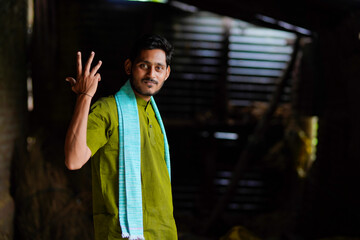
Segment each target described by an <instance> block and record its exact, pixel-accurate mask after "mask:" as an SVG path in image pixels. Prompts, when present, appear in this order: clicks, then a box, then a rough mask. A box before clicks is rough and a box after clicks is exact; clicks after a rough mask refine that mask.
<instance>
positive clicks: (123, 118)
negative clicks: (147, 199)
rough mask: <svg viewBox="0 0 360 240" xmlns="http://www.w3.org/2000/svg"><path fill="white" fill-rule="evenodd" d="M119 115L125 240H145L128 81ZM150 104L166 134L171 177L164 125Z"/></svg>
mask: <svg viewBox="0 0 360 240" xmlns="http://www.w3.org/2000/svg"><path fill="white" fill-rule="evenodd" d="M115 101H116V106H117V111H118V116H119V220H120V226H121V231H122V237H123V238H129V239H130V240H136V239H139V240H141V239H143V240H144V239H145V238H144V229H143V211H142V193H141V138H140V123H139V113H138V109H137V102H136V97H135V94H134V92H133V90H132V88H131V84H130V81H129V80H128V81H127V82H126V83H125V85H124V86H123V87H122V88H121V89H120V90H119V91H118V92H117V93H116V94H115ZM150 101H151V105H152V107H153V109H154V112H155V116H156V118H157V120H158V123H159V125H160V128H161V131H162V133H163V135H164V146H165V162H166V166H167V168H168V171H169V176H170V154H169V146H168V141H167V138H166V133H165V128H164V124H163V122H162V120H161V116H160V113H159V110H158V108H157V106H156V104H155V100H154V99H153V97H151V100H150Z"/></svg>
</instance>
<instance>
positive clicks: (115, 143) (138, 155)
mask: <svg viewBox="0 0 360 240" xmlns="http://www.w3.org/2000/svg"><path fill="white" fill-rule="evenodd" d="M172 53H173V48H172V46H171V45H170V44H169V42H168V41H167V40H166V39H165V38H163V37H160V36H157V35H145V36H144V37H142V38H141V39H139V40H138V41H137V42H136V43H135V45H134V47H133V49H132V51H131V55H130V58H128V59H127V60H126V61H125V72H126V74H128V75H129V80H128V81H127V82H126V83H125V85H124V86H123V87H122V88H121V89H120V90H119V92H118V93H116V94H115V95H114V96H109V97H105V98H101V99H99V100H98V101H97V102H95V103H94V104H93V105H92V106H91V109H90V102H91V98H92V96H93V95H94V94H95V92H96V89H97V86H98V82H99V81H100V80H101V76H100V74H99V73H98V72H97V71H98V70H99V68H100V66H101V64H102V62H101V61H99V62H98V63H97V65H95V66H94V67H93V68H92V69H91V63H92V61H93V59H94V52H92V53H91V55H90V57H89V59H88V61H87V62H86V64H85V67H84V69H83V68H82V63H81V53H80V52H78V54H77V79H76V80H75V79H73V78H67V79H66V80H67V81H69V82H70V83H71V85H72V90H73V91H74V92H75V93H77V94H78V97H77V100H76V105H75V111H74V115H73V117H72V121H71V123H70V126H69V129H68V132H67V135H66V139H65V164H66V166H67V167H68V168H69V169H79V168H81V167H82V166H83V165H84V164H85V163H86V162H87V161H88V160H89V158H90V157H91V166H92V183H93V214H94V215H93V219H94V228H95V239H97V240H99V239H101V240H102V239H126V238H129V239H146V240H173V239H177V230H176V225H175V221H174V217H173V206H172V196H171V185H170V161H169V150H168V144H167V139H166V133H165V130H164V127H163V123H162V120H161V117H160V114H159V112H158V110H157V107H156V104H155V101H154V99H153V97H152V96H153V95H155V94H156V93H157V92H158V91H159V90H160V89H161V87H162V86H163V84H164V82H165V81H166V80H167V79H168V77H169V75H170V62H171V57H172ZM89 110H90V113H89Z"/></svg>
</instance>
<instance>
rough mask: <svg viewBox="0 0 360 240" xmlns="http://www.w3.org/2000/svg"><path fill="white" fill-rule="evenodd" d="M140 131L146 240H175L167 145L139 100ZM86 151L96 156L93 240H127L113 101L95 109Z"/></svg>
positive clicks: (149, 108)
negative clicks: (120, 205)
mask: <svg viewBox="0 0 360 240" xmlns="http://www.w3.org/2000/svg"><path fill="white" fill-rule="evenodd" d="M137 104H138V111H139V120H140V131H141V133H140V134H141V178H142V179H141V182H142V199H143V221H144V235H145V239H146V240H158V239H166V240H176V239H177V230H176V225H175V221H174V218H173V205H172V195H171V184H170V178H169V173H168V170H167V167H166V163H165V160H164V139H163V134H162V132H161V129H160V126H159V124H158V122H157V120H156V117H155V113H154V111H153V109H152V106H151V104H150V103H147V102H146V101H145V100H143V99H141V98H137ZM87 145H88V146H89V148H90V150H91V152H92V160H91V164H92V176H93V178H92V179H93V180H92V181H93V212H94V227H95V239H96V240H104V239H123V238H121V229H120V225H119V217H118V199H119V197H118V194H119V193H118V191H119V190H118V186H119V185H118V181H119V179H118V178H119V176H118V165H119V157H118V156H119V155H118V154H119V128H118V115H117V109H116V102H115V99H114V97H113V96H110V97H106V98H102V99H100V100H98V101H97V102H96V103H94V104H93V105H92V107H91V111H90V114H89V120H88V130H87Z"/></svg>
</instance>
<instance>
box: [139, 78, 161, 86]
mask: <svg viewBox="0 0 360 240" xmlns="http://www.w3.org/2000/svg"><path fill="white" fill-rule="evenodd" d="M142 81H143V83H145V84H147V85H148V86H153V85H157V84H158V82H157V81H156V80H154V79H143V80H142Z"/></svg>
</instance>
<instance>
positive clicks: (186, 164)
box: [0, 0, 360, 239]
mask: <svg viewBox="0 0 360 240" xmlns="http://www.w3.org/2000/svg"><path fill="white" fill-rule="evenodd" d="M182 2H183V3H188V4H191V5H193V6H195V7H196V9H194V8H193V7H192V8H190V10H191V11H189V9H188V10H184V9H181V8H179V7H178V6H179V3H178V2H175V1H170V2H169V3H167V4H158V3H140V2H125V1H101V0H92V1H81V0H77V1H47V0H37V1H34V8H33V9H34V22H33V25H32V27H31V28H29V27H28V26H27V21H26V19H27V11H28V10H29V8H31V6H29V5H28V2H26V1H20V0H9V1H1V2H0V13H1V14H0V15H1V16H0V100H1V102H0V107H1V108H0V132H1V135H0V143H1V148H0V151H1V159H0V193H1V194H0V219H1V221H0V239H91V238H92V231H93V230H92V222H91V221H92V216H91V174H90V166H89V164H87V165H85V166H84V167H83V169H81V170H78V171H69V170H67V169H66V168H65V166H64V163H63V161H64V155H63V143H64V139H65V133H66V129H67V126H68V124H69V121H70V118H71V115H72V111H73V107H74V103H75V99H76V96H75V95H74V94H73V93H72V92H71V90H70V87H69V85H68V84H67V83H66V82H65V80H64V79H65V77H67V76H75V56H76V55H75V54H76V52H77V51H78V50H80V51H82V52H83V56H87V55H88V54H89V53H90V51H92V50H93V51H95V52H96V56H95V59H96V60H100V59H101V60H102V61H103V66H102V67H101V70H100V72H101V75H102V81H101V83H100V85H99V90H98V92H97V93H96V96H95V97H94V101H95V100H96V99H98V98H99V97H102V96H106V95H108V94H113V93H115V92H116V91H117V90H118V89H119V87H120V86H121V85H122V84H123V83H124V81H125V80H126V78H125V76H124V73H123V62H124V60H125V59H126V55H127V54H128V52H129V47H130V46H131V44H132V42H133V41H134V39H136V38H137V37H139V36H141V35H142V34H144V33H149V32H155V33H158V34H161V35H164V36H166V37H167V38H169V40H170V41H172V42H174V43H176V45H175V48H176V52H175V56H174V63H173V65H172V70H173V71H172V74H171V77H170V79H169V81H167V83H166V85H165V87H164V90H163V91H162V92H161V93H160V94H159V96H157V97H156V99H157V102H158V105H159V108H160V111H161V113H162V116H163V118H164V122H165V125H166V129H167V133H168V138H169V143H170V149H171V156H172V183H173V195H174V215H175V218H176V221H177V225H178V230H179V239H219V238H220V237H221V236H225V235H226V234H227V233H228V232H229V231H230V230H231V229H233V234H235V233H237V234H238V236H241V238H239V237H238V239H256V238H255V236H256V237H258V238H259V239H324V238H329V239H330V238H334V239H337V238H339V239H340V238H342V239H359V238H360V228H359V224H360V208H359V206H358V204H359V202H360V201H359V200H360V199H359V197H358V194H357V191H358V189H359V184H358V178H357V175H358V172H359V170H360V166H359V151H360V148H359V145H360V141H359V137H358V136H359V134H360V128H359V124H358V123H359V117H360V116H359V111H358V101H359V100H358V96H359V93H360V88H359V79H360V71H359V66H360V51H359V50H360V48H359V47H360V39H359V38H360V35H359V34H360V15H359V6H360V4H359V3H358V2H357V1H355V0H354V1H350V0H348V1H340V0H336V1H335V0H333V1H321V0H315V1H314V0H313V1H292V2H290V1H282V0H269V1H264V0H252V1H236V0H223V1H215V0H211V1H202V0H198V1H194V2H193V1H187V0H185V1H182ZM262 16H267V17H270V18H271V19H273V20H272V21H265V20H264V19H265V18H263V17H262ZM189 19H190V20H189ZM229 19H231V20H229ZM237 20H240V21H244V22H240V23H239V22H236V21H237ZM229 21H230V22H231V23H232V24H235V23H236V24H239V26H240V25H241V24H245V25H243V26H242V27H239V29H258V28H261V29H265V28H270V29H276V30H281V31H286V32H287V33H291V34H292V35H291V34H290V35H289V34H288V35H286V36H284V37H279V36H278V35H277V37H275V38H278V39H285V40H286V41H288V46H290V47H291V49H293V50H294V51H293V53H288V55H287V56H289V60H288V61H285V62H284V63H286V66H285V67H283V68H281V69H280V70H281V71H280V72H281V74H278V75H276V74H275V75H272V76H265V77H266V79H267V80H269V79H270V80H271V82H267V83H266V84H260V83H259V82H256V81H257V80H256V79H263V78H262V77H264V76H260V74H259V75H257V76H256V75H255V80H254V79H253V80H251V81H254V82H247V83H248V84H249V85H246V86H248V87H247V88H246V89H245V88H244V86H243V85H241V84H239V83H234V82H230V81H229V79H230V78H229V76H235V75H234V74H232V73H231V72H229V71H228V67H229V66H228V65H227V62H228V61H229V60H230V59H229V58H230V57H229V55H228V53H229V52H231V46H232V45H231V38H230V37H231V36H233V33H232V30H233V28H231V27H229ZM280 21H283V22H286V23H289V24H291V25H293V26H298V27H301V28H305V29H307V30H308V33H305V34H304V33H299V31H298V30H297V29H296V28H294V27H292V28H290V29H289V28H287V29H286V28H284V27H283V26H284V25H283V24H281V22H280ZM204 22H205V23H204ZM214 26H215V28H216V29H215V30H213V29H212V27H214ZM196 27H199V28H200V30H196V29H197V28H196ZM29 29H30V30H29ZM207 29H208V30H207ZM207 31H208V32H207ZM204 32H205V33H206V34H207V35H205V39H204V38H203V37H204V36H200V35H196V34H199V33H202V34H204ZM186 34H190V35H191V36H190V37H188V38H187V37H186V36H188V35H186ZM246 34H248V33H247V32H246V31H245V30H244V31H243V32H242V33H239V35H240V36H248V35H246ZM229 36H230V37H229ZM212 37H214V38H219V40H211V39H212ZM206 38H207V39H206ZM261 39H267V38H266V36H261ZM296 39H298V40H299V41H298V42H297V41H296ZM252 44H255V43H252ZM255 45H256V44H255ZM209 49H210V50H211V49H212V50H214V49H215V50H216V51H214V52H212V53H214V54H215V55H214V56H213V58H211V59H210V58H209V59H210V60H209V59H208V58H206V59H205V58H203V57H204V56H205V55H202V54H206V53H205V52H200V51H198V52H196V51H197V50H209ZM243 51H244V53H247V52H249V51H250V50H246V49H245V50H243ZM294 53H297V54H296V55H295V54H294ZM291 58H293V59H294V61H291ZM176 59H178V60H176ZM179 59H181V60H182V61H180V60H179ZM189 59H190V60H189ZM204 59H205V60H206V61H207V62H202V61H205V60H204ZM211 62H212V64H211ZM269 62H271V61H269ZM287 68H288V70H287ZM252 70H254V69H252ZM255 70H259V68H257V67H255ZM278 70H279V69H278ZM249 76H250V74H249V75H246V74H238V75H236V76H235V77H236V78H237V79H241V81H245V80H246V79H247V80H246V81H250V80H249V79H250V78H247V77H249ZM29 77H31V79H32V84H33V91H32V92H31V94H32V95H33V99H34V109H33V110H32V111H28V110H27V99H28V95H29V94H30V93H28V92H27V91H28V87H27V78H29ZM244 79H245V80H244ZM270 80H269V81H270ZM249 86H251V87H249ZM239 89H240V90H239ZM244 89H245V90H244ZM277 93H279V98H277ZM235 102H242V103H243V104H240V105H236V104H233V103H235ZM244 102H246V104H245V103H244ZM256 103H258V105H256ZM259 103H262V104H259ZM314 117H316V118H314ZM314 119H318V131H317V140H318V144H317V146H316V160H315V161H314V163H313V164H310V161H309V158H310V153H309V141H310V140H311V139H312V138H311V136H310V135H311V130H310V129H311V128H313V127H314V126H317V125H316V124H313V120H314ZM218 132H230V133H236V134H238V135H237V136H238V138H237V140H229V139H227V140H226V139H220V138H216V137H215V133H218ZM304 134H305V135H304ZM304 136H305V137H304ZM311 149H312V151H313V150H314V149H313V148H311ZM304 159H305V160H304ZM299 168H301V169H303V170H304V171H305V173H306V174H305V175H303V176H302V175H301V174H299V171H298V169H299ZM231 182H234V185H233V186H234V189H235V191H229V192H227V189H228V187H229V186H232V185H231ZM234 226H237V227H238V228H233V227H234ZM225 239H231V238H229V237H228V238H225Z"/></svg>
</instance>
